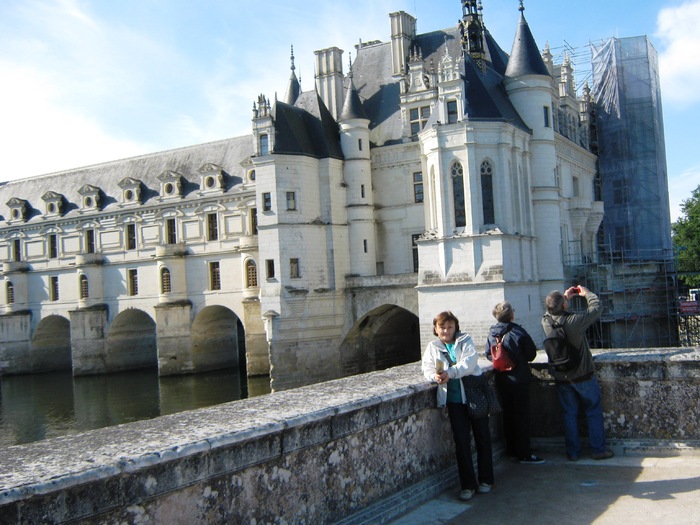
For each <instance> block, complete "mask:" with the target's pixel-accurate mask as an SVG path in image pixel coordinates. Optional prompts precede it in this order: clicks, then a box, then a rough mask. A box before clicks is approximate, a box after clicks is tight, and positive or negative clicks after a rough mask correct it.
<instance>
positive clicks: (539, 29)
mask: <svg viewBox="0 0 700 525" xmlns="http://www.w3.org/2000/svg"><path fill="white" fill-rule="evenodd" d="M518 5H519V2H518V0H483V6H484V10H483V14H484V21H485V23H486V26H487V28H488V29H489V31H490V32H491V33H492V34H493V35H494V37H495V38H496V40H497V41H498V42H499V43H500V45H501V47H503V49H504V50H505V51H507V52H510V48H511V45H512V42H513V36H514V34H515V29H516V25H517V22H518V17H519V11H518ZM524 5H525V17H526V18H527V20H528V23H529V24H530V28H531V30H532V32H533V34H534V36H535V39H536V41H537V44H538V45H539V47H540V48H543V47H544V45H545V43H547V42H549V45H550V47H551V48H552V51H553V53H554V55H555V58H557V54H558V53H563V50H564V49H565V47H567V46H568V47H571V48H575V49H582V50H584V51H585V46H586V45H587V44H588V43H589V42H591V41H594V42H595V41H597V40H600V39H603V38H608V37H611V36H618V37H626V36H637V35H645V34H646V35H648V36H649V37H650V39H651V41H652V43H653V45H654V47H655V48H656V50H657V51H658V53H659V59H660V60H659V63H660V71H661V89H662V97H663V111H664V124H665V137H666V152H667V162H668V174H669V193H670V202H671V220H675V219H676V218H677V217H678V215H679V205H680V202H681V201H682V200H683V199H686V198H688V197H689V196H690V193H691V191H692V190H693V189H695V188H696V187H698V186H699V185H700V148H698V146H699V144H698V140H697V138H696V135H695V133H696V132H693V131H692V128H691V123H692V122H700V89H698V86H699V85H700V53H698V52H697V50H698V49H700V31H699V30H698V27H700V0H686V1H683V0H653V1H652V0H644V1H634V0H615V1H610V0H606V1H602V0H587V1H585V2H561V0H525V2H524ZM394 11H406V12H408V13H410V14H412V15H414V16H416V18H417V19H418V22H417V24H418V31H419V32H420V33H424V32H429V31H434V30H438V29H444V28H447V27H452V26H454V25H455V24H456V23H457V21H458V19H459V18H460V17H461V13H462V12H461V3H460V1H459V0H354V1H353V2H332V1H328V0H304V1H295V0H287V1H284V2H282V1H278V0H263V1H260V2H247V1H245V2H244V1H242V0H199V1H198V2H192V1H190V0H117V1H107V0H2V2H0V78H1V79H2V82H0V118H1V119H2V126H0V159H1V161H2V162H1V165H2V169H3V172H2V174H0V180H11V179H17V178H21V177H27V176H33V175H40V174H44V173H49V172H54V171H60V170H65V169H71V168H76V167H81V166H85V165H89V164H94V163H99V162H105V161H109V160H116V159H121V158H125V157H130V156H134V155H140V154H143V153H150V152H156V151H162V150H166V149H171V148H177V147H182V146H188V145H192V144H197V143H201V142H207V141H213V140H219V139H223V138H227V137H233V136H238V135H244V134H248V133H250V119H251V116H252V111H251V109H252V106H253V102H254V100H256V98H257V96H258V94H260V93H262V94H265V95H266V96H267V97H268V98H271V99H274V96H275V93H277V95H278V96H279V97H280V98H281V97H282V96H284V93H285V90H286V86H287V81H288V79H289V74H290V70H289V66H290V46H292V45H293V46H294V54H295V63H296V67H297V69H296V72H297V74H298V75H300V76H301V83H302V89H304V90H309V89H312V88H313V77H314V70H313V68H314V53H313V52H314V51H315V50H318V49H323V48H327V47H332V46H337V47H339V48H340V49H343V50H345V52H346V53H345V54H344V59H343V60H344V63H345V64H346V66H345V67H346V70H347V62H348V52H351V53H352V54H353V56H354V45H355V44H357V43H358V42H359V41H360V40H362V41H370V40H382V41H387V40H389V38H390V26H389V16H388V14H389V13H391V12H394ZM587 67H588V66H587V64H582V66H581V68H580V69H581V71H583V69H586V68H587ZM581 76H583V73H581ZM578 80H582V79H581V78H580V77H577V81H578Z"/></svg>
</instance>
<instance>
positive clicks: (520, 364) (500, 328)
mask: <svg viewBox="0 0 700 525" xmlns="http://www.w3.org/2000/svg"><path fill="white" fill-rule="evenodd" d="M508 328H510V330H508ZM506 332H507V333H506ZM502 334H505V337H504V339H503V346H504V347H505V348H506V350H507V351H508V352H509V353H510V356H511V358H512V359H513V361H514V362H515V366H514V367H513V370H509V371H504V372H496V374H497V376H496V377H498V378H502V379H508V380H510V381H512V382H514V383H528V382H529V381H530V366H529V365H528V362H530V361H532V360H533V359H535V357H536V356H537V347H536V346H535V342H534V341H533V340H532V337H530V334H528V333H527V332H526V331H525V329H524V328H523V327H522V326H520V325H519V324H515V323H498V324H495V325H493V326H492V327H491V328H489V335H488V337H487V338H486V359H488V360H489V361H491V345H495V344H496V336H497V335H502Z"/></svg>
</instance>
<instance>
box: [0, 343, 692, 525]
mask: <svg viewBox="0 0 700 525" xmlns="http://www.w3.org/2000/svg"><path fill="white" fill-rule="evenodd" d="M596 364H597V367H598V369H599V377H600V379H601V383H602V386H603V392H604V410H605V417H606V427H607V428H608V436H609V437H610V438H611V439H612V440H627V442H632V441H635V440H636V441H637V442H641V441H644V442H645V443H647V444H648V443H650V442H654V441H663V442H664V443H669V442H682V443H684V444H686V445H689V446H697V444H698V443H700V429H699V428H698V424H697V421H698V415H697V414H698V413H700V411H699V410H698V408H700V403H699V399H700V388H698V386H700V385H699V383H700V353H699V352H698V351H694V350H688V349H663V350H656V351H650V350H644V351H632V350H630V351H617V352H608V353H602V354H599V355H597V356H596ZM419 368H420V367H419V364H418V363H412V364H409V365H404V366H400V367H396V368H392V369H389V370H385V371H380V372H372V373H368V374H362V375H357V376H353V377H348V378H344V379H339V380H335V381H329V382H326V383H322V384H317V385H312V386H308V387H303V388H299V389H295V390H288V391H284V392H277V393H273V394H270V395H266V396H261V397H257V398H253V399H247V400H242V401H235V402H231V403H226V404H223V405H219V406H215V407H211V408H206V409H199V410H192V411H188V412H183V413H179V414H173V415H169V416H164V417H159V418H156V419H153V420H148V421H140V422H135V423H131V424H126V425H119V426H115V427H110V428H104V429H100V430H95V431H91V432H86V433H83V434H79V435H75V436H65V437H61V438H55V439H51V440H45V441H41V442H37V443H33V444H30V445H20V446H15V447H9V448H6V449H1V450H0V523H3V524H4V523H7V524H12V523H22V524H30V523H31V524H34V523H43V524H49V523H68V522H70V523H81V524H97V523H100V524H115V525H116V524H120V525H121V524H136V523H146V522H148V523H168V524H188V525H193V524H216V523H257V524H263V523H319V524H321V523H335V522H338V521H339V520H341V519H343V518H347V517H348V516H351V515H353V514H356V513H359V512H361V511H362V510H363V509H366V508H367V507H370V506H372V505H373V504H375V503H376V502H378V501H381V500H384V499H386V498H388V497H390V496H391V495H393V494H396V493H398V492H401V491H405V490H406V489H407V488H409V487H412V486H417V485H418V484H420V483H421V482H424V481H425V480H426V479H430V478H431V477H432V478H433V479H435V476H438V475H439V476H443V477H444V478H445V479H448V480H449V479H450V476H454V472H453V470H454V453H453V444H452V437H451V432H450V429H449V422H448V421H447V418H446V414H445V411H444V410H437V409H435V408H434V406H435V392H434V388H435V387H434V386H432V385H430V384H428V383H427V382H425V381H424V380H423V378H422V376H421V374H420V370H419ZM533 368H534V373H535V375H536V376H538V380H536V381H534V382H533V384H532V388H533V434H534V435H535V436H543V437H547V436H550V437H552V436H553V437H555V438H557V437H559V438H560V437H561V433H558V434H557V426H556V425H557V424H559V425H560V410H559V407H558V402H557V399H556V393H555V391H554V388H553V384H552V383H551V381H550V380H549V379H548V377H547V374H546V371H545V369H546V364H545V363H544V362H543V355H540V356H538V360H537V362H536V363H535V364H534V367H533ZM558 418H559V423H557V421H558ZM492 430H493V433H494V439H495V447H494V449H495V451H496V454H500V451H501V450H502V447H501V443H500V438H499V435H500V433H499V432H500V421H499V419H498V418H494V420H493V421H492ZM442 473H445V474H442ZM441 479H442V478H441ZM452 482H453V481H452ZM416 503H419V502H418V501H406V502H405V504H406V507H405V508H406V510H407V509H408V508H410V507H411V506H412V505H414V504H416Z"/></svg>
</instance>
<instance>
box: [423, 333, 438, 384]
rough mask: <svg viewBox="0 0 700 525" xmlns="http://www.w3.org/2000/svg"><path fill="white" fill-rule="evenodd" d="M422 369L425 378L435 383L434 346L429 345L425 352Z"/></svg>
mask: <svg viewBox="0 0 700 525" xmlns="http://www.w3.org/2000/svg"><path fill="white" fill-rule="evenodd" d="M421 369H422V371H423V377H425V378H426V379H427V380H428V381H432V382H433V383H434V382H435V350H434V347H433V345H432V344H430V343H429V344H428V346H427V347H426V348H425V352H423V360H422V361H421Z"/></svg>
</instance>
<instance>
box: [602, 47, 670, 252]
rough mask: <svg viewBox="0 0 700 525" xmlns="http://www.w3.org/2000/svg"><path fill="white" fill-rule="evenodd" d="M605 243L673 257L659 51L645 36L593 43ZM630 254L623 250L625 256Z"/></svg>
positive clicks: (620, 248)
mask: <svg viewBox="0 0 700 525" xmlns="http://www.w3.org/2000/svg"><path fill="white" fill-rule="evenodd" d="M591 48H592V59H591V65H592V71H593V87H592V91H593V93H594V97H595V106H596V110H597V130H596V131H597V137H598V143H597V147H598V159H599V170H600V180H601V189H602V199H603V201H604V202H605V217H604V219H603V225H602V234H601V235H602V239H603V242H605V243H609V244H610V245H611V248H612V250H615V251H617V252H627V253H628V254H630V253H636V254H642V253H643V252H644V251H650V252H652V253H656V252H655V251H656V250H659V249H660V250H663V251H665V252H666V253H668V254H670V257H669V258H670V259H672V258H673V253H672V251H671V249H672V246H673V245H672V241H671V215H670V209H669V202H668V178H667V173H666V146H665V141H664V130H663V115H662V111H661V92H660V88H659V71H658V60H657V54H656V50H655V49H654V47H653V46H652V45H651V42H650V41H649V39H648V38H647V37H646V36H639V37H629V38H611V39H608V40H605V41H603V42H601V43H600V44H591ZM627 258H628V259H629V256H628V257H627Z"/></svg>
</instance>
